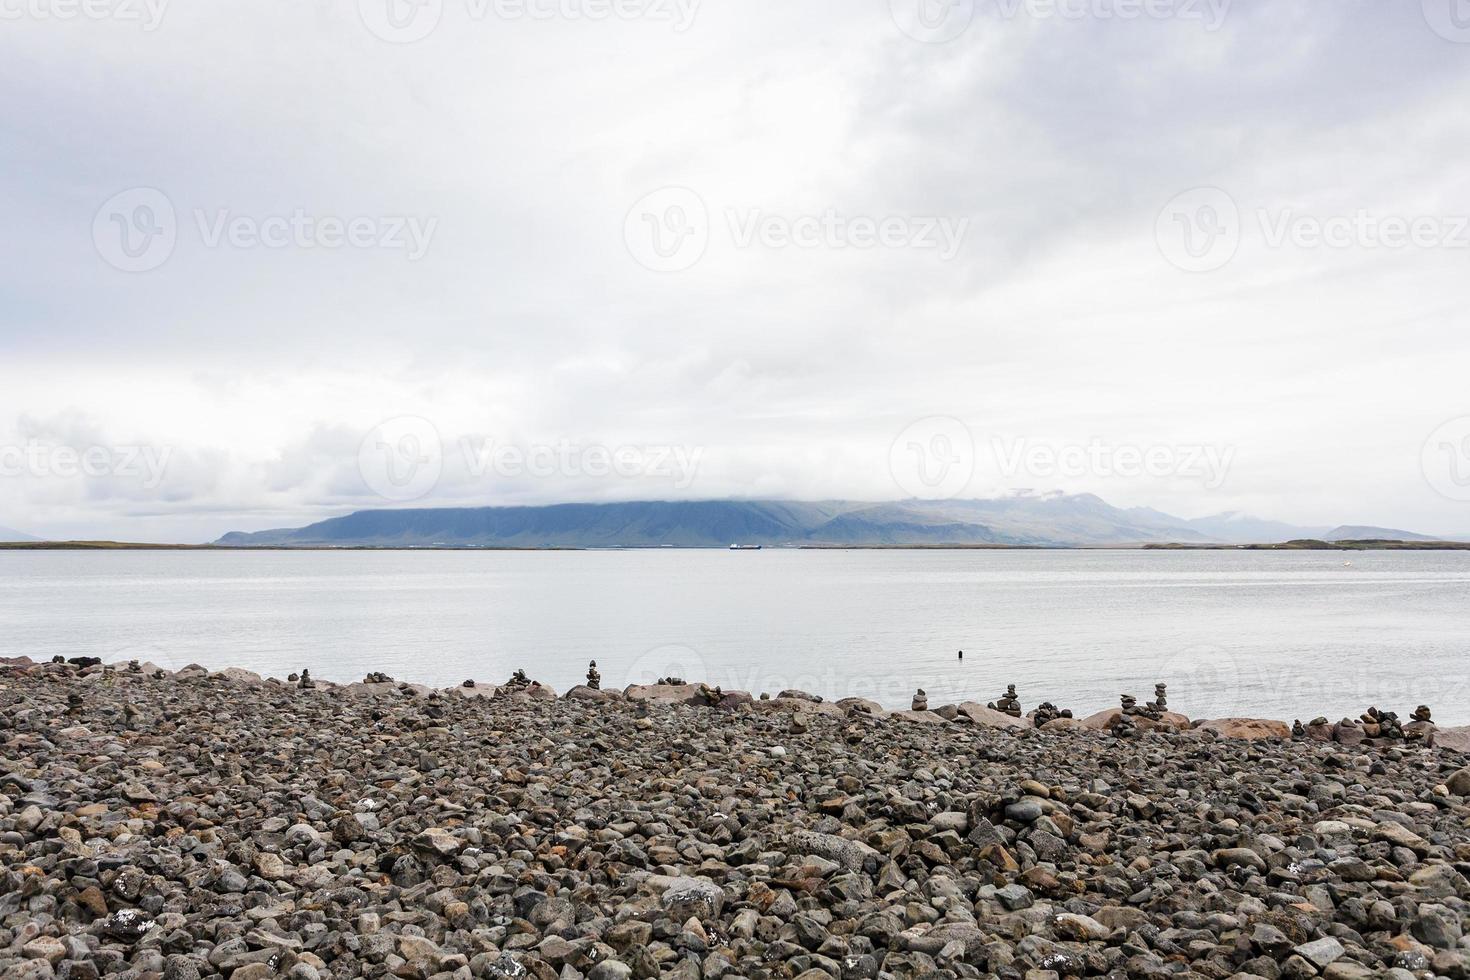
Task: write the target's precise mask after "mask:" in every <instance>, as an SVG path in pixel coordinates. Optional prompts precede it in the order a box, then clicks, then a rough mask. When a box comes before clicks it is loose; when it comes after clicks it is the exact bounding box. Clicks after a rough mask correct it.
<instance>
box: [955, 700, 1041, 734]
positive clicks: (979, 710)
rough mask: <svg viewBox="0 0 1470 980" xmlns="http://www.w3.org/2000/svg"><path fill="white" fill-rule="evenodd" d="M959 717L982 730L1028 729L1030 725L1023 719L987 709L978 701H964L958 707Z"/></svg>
mask: <svg viewBox="0 0 1470 980" xmlns="http://www.w3.org/2000/svg"><path fill="white" fill-rule="evenodd" d="M960 715H961V716H963V717H965V718H968V719H970V723H971V724H974V725H979V726H981V727H982V728H1030V727H1031V724H1030V723H1028V722H1027V721H1026V719H1024V718H1012V717H1011V716H1010V715H1008V714H1006V713H1005V712H1004V711H996V710H995V709H994V708H987V707H986V706H985V705H983V704H981V703H979V702H978V701H966V702H965V703H964V704H962V705H960Z"/></svg>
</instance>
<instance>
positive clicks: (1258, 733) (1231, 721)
mask: <svg viewBox="0 0 1470 980" xmlns="http://www.w3.org/2000/svg"><path fill="white" fill-rule="evenodd" d="M1195 727H1197V728H1199V729H1200V730H1201V731H1207V732H1215V733H1216V734H1218V735H1219V736H1220V737H1221V738H1239V739H1246V740H1258V739H1266V738H1278V739H1283V740H1284V739H1289V738H1291V726H1290V725H1288V724H1287V723H1286V722H1284V721H1267V720H1266V719H1263V718H1215V719H1212V720H1210V721H1202V722H1200V723H1199V724H1198V725H1197V726H1195Z"/></svg>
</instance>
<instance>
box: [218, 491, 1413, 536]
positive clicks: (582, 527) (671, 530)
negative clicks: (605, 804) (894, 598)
mask: <svg viewBox="0 0 1470 980" xmlns="http://www.w3.org/2000/svg"><path fill="white" fill-rule="evenodd" d="M1313 531H1318V532H1320V531H1321V529H1320V528H1318V529H1312V528H1299V527H1295V526H1293V525H1287V524H1278V523H1274V522H1269V521H1258V520H1255V519H1253V518H1246V517H1239V516H1235V515H1223V516H1222V517H1220V518H1206V519H1203V520H1199V521H1189V520H1184V519H1182V518H1178V517H1173V516H1171V515H1169V514H1165V513H1162V512H1160V511H1155V510H1149V509H1147V508H1133V509H1129V510H1122V509H1119V508H1117V507H1113V506H1112V505H1110V504H1108V503H1107V502H1106V501H1104V500H1102V499H1101V498H1099V497H1096V496H1093V495H1091V494H1080V495H1066V494H1023V495H1015V496H1008V497H1001V498H997V499H993V500H947V501H925V500H908V501H901V502H894V503H861V502H854V501H836V500H834V501H822V502H816V503H803V502H796V501H780V500H712V501H698V502H670V501H647V502H636V503H614V504H560V505H554V506H546V507H477V508H452V509H451V508H438V509H425V510H375V511H360V512H358V513H355V514H349V515H347V516H345V517H338V518H333V519H331V520H327V521H322V522H320V523H317V524H312V525H310V526H308V527H303V528H289V529H282V530H275V531H261V532H257V533H254V534H247V533H241V532H235V533H232V534H227V535H225V536H224V537H223V538H221V539H220V540H219V542H218V543H219V544H221V545H228V546H235V547H251V546H256V547H260V546H287V547H321V546H326V547H359V546H367V547H435V546H445V547H495V548H594V547H609V548H614V547H620V548H636V547H661V546H670V547H681V548H723V547H728V546H729V545H731V544H760V545H768V546H779V545H847V546H882V545H1012V546H1034V547H1067V546H1102V545H1133V544H1156V543H1165V542H1173V543H1182V544H1191V543H1192V544H1209V543H1213V542H1220V543H1248V542H1277V541H1284V540H1288V539H1291V538H1301V537H1310V536H1312V532H1313ZM1395 533H1396V534H1397V533H1400V532H1395ZM1404 533H1406V532H1404Z"/></svg>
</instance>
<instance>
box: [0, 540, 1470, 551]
mask: <svg viewBox="0 0 1470 980" xmlns="http://www.w3.org/2000/svg"><path fill="white" fill-rule="evenodd" d="M727 550H729V549H728V548H721V547H715V546H710V547H698V546H685V545H627V546H610V547H585V546H572V545H562V546H556V545H548V546H546V547H513V546H507V545H370V544H356V545H325V544H319V545H221V544H151V543H146V542H129V541H13V542H0V551H471V552H473V551H491V552H518V553H524V552H544V551H592V552H606V551H727ZM765 550H768V551H1470V541H1390V540H1368V541H1318V540H1313V539H1303V540H1296V541H1283V542H1280V543H1276V544H1265V543H1263V544H1194V543H1190V544H1182V543H1151V544H1116V545H1105V544H1089V545H1028V544H801V545H766V546H765Z"/></svg>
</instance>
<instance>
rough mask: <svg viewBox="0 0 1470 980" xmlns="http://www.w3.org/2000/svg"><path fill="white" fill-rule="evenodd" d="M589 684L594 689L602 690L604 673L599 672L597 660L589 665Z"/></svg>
mask: <svg viewBox="0 0 1470 980" xmlns="http://www.w3.org/2000/svg"><path fill="white" fill-rule="evenodd" d="M587 686H588V687H590V688H591V689H592V690H594V691H600V690H602V675H601V674H599V673H598V672H597V661H596V660H594V661H592V662H591V663H590V664H588V665H587Z"/></svg>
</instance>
